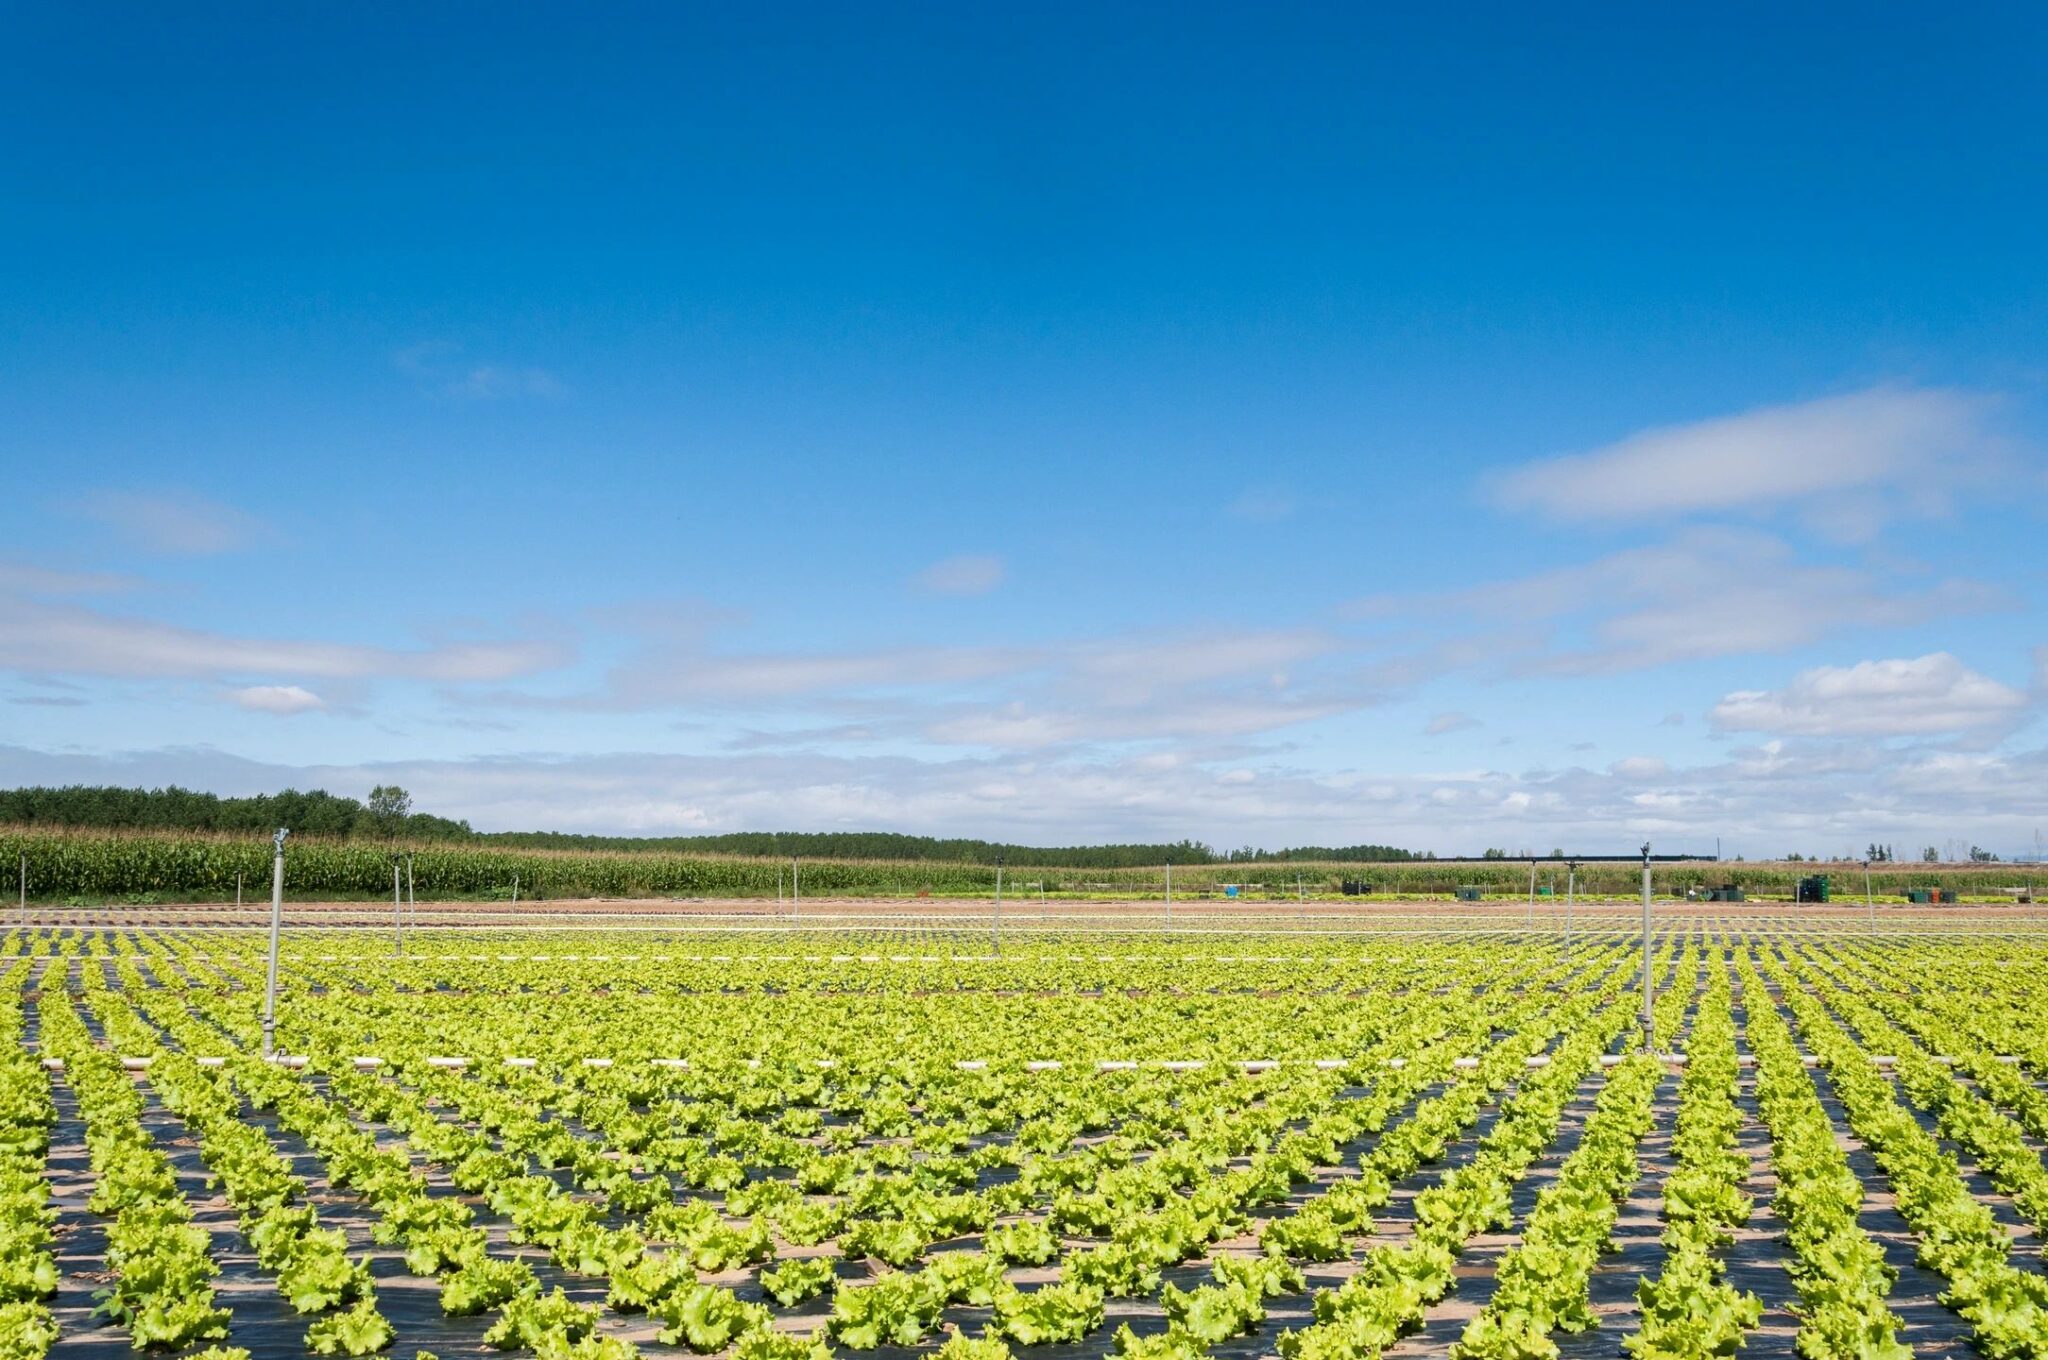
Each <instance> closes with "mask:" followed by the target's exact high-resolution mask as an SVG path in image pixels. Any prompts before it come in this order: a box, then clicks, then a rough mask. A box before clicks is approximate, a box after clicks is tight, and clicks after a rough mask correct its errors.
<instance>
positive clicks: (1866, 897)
mask: <svg viewBox="0 0 2048 1360" xmlns="http://www.w3.org/2000/svg"><path fill="white" fill-rule="evenodd" d="M1863 910H1864V912H1865V914H1866V915H1868V917H1869V918H1870V932H1871V934H1873V935H1874V934H1876V933H1877V899H1876V898H1874V897H1872V896H1871V895H1870V861H1869V860H1864V861H1863Z"/></svg>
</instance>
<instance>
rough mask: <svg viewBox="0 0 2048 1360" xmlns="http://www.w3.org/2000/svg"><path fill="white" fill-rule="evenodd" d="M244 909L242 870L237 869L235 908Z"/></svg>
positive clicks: (237, 909)
mask: <svg viewBox="0 0 2048 1360" xmlns="http://www.w3.org/2000/svg"><path fill="white" fill-rule="evenodd" d="M241 909H242V871H241V870H240V869H237V870H235V910H236V911H240V910H241Z"/></svg>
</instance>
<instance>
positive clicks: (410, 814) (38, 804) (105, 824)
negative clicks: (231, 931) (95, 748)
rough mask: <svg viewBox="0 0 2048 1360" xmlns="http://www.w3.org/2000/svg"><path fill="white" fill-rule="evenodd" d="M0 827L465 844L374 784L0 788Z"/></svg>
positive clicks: (402, 797) (401, 794)
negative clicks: (343, 788) (351, 791)
mask: <svg viewBox="0 0 2048 1360" xmlns="http://www.w3.org/2000/svg"><path fill="white" fill-rule="evenodd" d="M0 825H7V826H35V827H55V826H68V827H99V828H112V829H117V830H130V831H213V832H237V831H247V832H252V833H255V832H260V833H262V834H264V835H268V834H269V833H270V832H272V831H274V830H276V829H277V828H278V827H281V826H288V827H290V828H291V829H292V834H293V835H299V836H324V837H330V838H332V839H335V840H366V839H370V838H373V837H374V838H383V839H392V838H402V839H405V840H416V841H446V840H469V839H473V838H474V837H475V836H476V832H474V831H472V830H471V829H470V826H469V823H468V822H458V821H451V820H450V819H448V818H446V817H436V816H433V815H432V814H430V813H425V812H414V811H412V799H411V798H410V797H408V796H407V794H406V792H405V790H403V789H401V788H397V787H395V786H387V785H379V786H378V787H377V788H375V789H373V790H371V796H370V798H369V800H368V801H358V800H357V799H354V798H347V797H343V796H342V795H340V794H333V793H329V792H327V791H326V790H325V789H311V790H308V791H306V792H303V793H302V792H300V791H299V790H298V789H285V790H284V791H283V792H281V793H259V794H256V795H254V796H252V797H248V798H222V797H221V796H219V795H218V794H212V793H201V792H199V791H198V790H196V789H183V788H179V787H178V786H177V785H175V784H173V785H170V786H169V787H166V788H161V789H124V788H115V787H112V786H108V785H89V784H72V785H69V786H66V787H64V788H42V787H36V788H22V789H0Z"/></svg>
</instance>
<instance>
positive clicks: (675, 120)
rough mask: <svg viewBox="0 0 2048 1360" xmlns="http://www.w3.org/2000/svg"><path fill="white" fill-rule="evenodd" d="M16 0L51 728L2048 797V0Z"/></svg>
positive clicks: (791, 776) (491, 817)
mask: <svg viewBox="0 0 2048 1360" xmlns="http://www.w3.org/2000/svg"><path fill="white" fill-rule="evenodd" d="M9 27H10V30H11V39H12V40H11V41H10V42H9V43H7V44H6V47H7V52H8V54H7V55H6V56H5V57H4V58H0V60H4V61H5V62H6V63H7V66H8V69H7V73H6V74H7V79H6V80H5V81H0V113H4V114H5V115H6V117H7V122H8V125H9V126H10V127H14V128H17V129H22V130H24V131H23V133H22V135H19V136H16V137H13V138H10V139H8V145H7V146H6V147H5V148H4V149H0V176H4V179H0V185H4V194H5V202H6V204H7V211H6V212H5V213H4V214H0V457H4V460H5V466H6V468H7V477H6V491H7V501H8V507H9V513H8V521H7V522H8V529H9V532H8V535H7V542H6V543H5V544H4V545H0V699H4V700H5V701H6V702H4V703H0V780H4V781H6V782H25V781H38V782H51V781H64V782H68V781H72V780H83V781H94V782H98V781H108V782H122V783H133V782H142V783H160V782H167V781H176V782H181V783H187V784H192V785H197V786H202V787H211V788H215V789H218V790H220V791H222V792H247V791H253V790H255V789H259V788H268V787H276V786H278V785H280V784H283V783H288V782H289V783H297V784H301V785H304V784H307V783H320V784H324V785H326V786H327V787H329V788H332V789H335V790H337V791H341V792H351V793H357V794H360V793H361V792H363V791H365V790H366V789H367V788H368V787H369V785H370V784H372V783H375V782H379V781H382V780H388V779H393V778H396V779H398V780H400V781H401V782H404V783H405V784H406V785H407V786H408V787H410V788H412V789H413V790H414V792H415V795H416V797H417V799H418V801H419V803H420V805H421V806H423V807H427V808H431V809H432V810H435V811H439V812H444V813H448V814H451V815H456V816H467V817H469V818H471V819H472V820H473V821H475V822H476V823H477V824H478V825H479V826H482V827H489V828H511V827H521V828H523V827H537V826H548V827H560V828H565V829H583V830H607V831H646V832H668V831H690V830H723V829H735V828H761V829H767V828H775V829H799V828H801V829H825V828H834V827H862V828H867V827H884V828H891V829H901V830H909V831H929V832H934V833H948V834H953V833H958V834H980V835H989V836H1000V837H1007V838H1015V839H1020V840H1027V841H1039V842H1046V841H1078V840H1090V841H1092V840H1107V839H1126V838H1137V837H1146V838H1151V837H1178V836H1181V835H1192V836H1198V837H1201V838H1204V839H1208V840H1211V841H1212V842H1215V843H1218V844H1224V845H1234V844H1239V843H1245V842H1250V843H1258V844H1266V845H1276V844H1282V843H1300V842H1323V843H1331V842H1344V843H1348V842H1352V841H1358V840H1376V841H1396V842H1400V843H1404V844H1410V845H1415V846H1418V847H1430V848H1436V849H1438V850H1442V851H1446V852H1449V851H1456V850H1462V849H1470V848H1474V847H1477V846H1479V845H1482V844H1489V845H1493V844H1497V845H1504V846H1508V847H1509V848H1537V849H1548V848H1549V847H1551V846H1552V845H1567V846H1570V847H1573V848H1582V849H1585V850H1588V851H1596V850H1611V849H1614V848H1615V847H1617V846H1625V845H1629V844H1632V843H1634V842H1635V841H1637V840H1639V839H1641V837H1643V836H1645V835H1648V836H1650V837H1652V838H1653V839H1655V840H1658V841H1659V842H1661V843H1665V844H1670V845H1672V846H1673V847H1674V848H1677V847H1678V846H1679V844H1680V843H1683V845H1684V846H1685V847H1686V848H1696V847H1699V846H1703V845H1706V844H1708V843H1709V841H1710V840H1711V838H1712V837H1714V836H1716V835H1719V836H1722V837H1724V838H1725V841H1726V844H1727V846H1728V848H1729V849H1730V850H1731V852H1732V851H1742V852H1746V853H1750V854H1768V853H1779V852H1782V851H1784V850H1787V849H1794V848H1797V849H1801V850H1805V851H1809V852H1815V851H1820V852H1827V851H1837V850H1842V849H1851V848H1854V849H1860V848H1861V846H1862V845H1863V844H1865V843H1866V842H1867V841H1869V840H1872V839H1880V840H1892V841H1897V842H1900V843H1902V844H1905V843H1911V844H1912V845H1913V847H1914V848H1916V849H1917V848H1918V847H1919V846H1920V845H1923V844H1926V843H1929V842H1933V843H1939V844H1943V845H1946V843H1947V842H1948V841H1951V840H1962V841H1965V842H1968V841H1974V842H1977V843H1980V844H1984V845H1986V846H1989V847H1991V848H1993V849H1996V850H1999V851H2002V852H2005V853H2012V852H2015V851H2022V850H2031V848H2032V846H2033V843H2034V839H2033V838H2034V828H2035V826H2036V824H2037V822H2048V816H2044V815H2043V814H2042V813H2041V812H2040V811H2039V810H2038V799H2037V797H2036V796H2035V794H2034V793H2033V792H2032V790H2036V789H2038V788H2039V787H2040V786H2041V780H2042V777H2043V775H2044V774H2048V749H2044V743H2048V727H2044V724H2043V723H2042V721H2041V710H2042V703H2043V698H2044V691H2048V675H2044V671H2048V652H2044V650H2043V648H2044V646H2048V626H2044V592H2043V586H2044V582H2043V570H2042V563H2043V561H2044V560H2048V558H2044V555H2043V553H2042V551H2041V547H2040V544H2041V535H2042V530H2043V506H2044V505H2048V460H2044V456H2043V443H2042V440H2043V433H2044V431H2043V425H2044V417H2043V410H2044V406H2043V392H2042V388H2043V383H2044V377H2048V326H2044V320H2048V249H2044V247H2043V246H2042V244H2041V235H2040V225H2039V224H2040V222H2041V221H2042V219H2043V213H2044V209H2048V192H2044V187H2048V186H2044V178H2048V162H2044V158H2043V156H2042V154H2041V140H2040V135H2039V129H2040V128H2042V127H2044V126H2048V93H2044V90H2043V88H2042V86H2041V83H2040V82H2039V80H2038V79H2037V78H2036V72H2035V71H2034V70H2033V69H2032V64H2033V58H2034V55H2035V54H2037V53H2038V52H2039V51H2041V50H2042V44H2043V40H2044V39H2048V31H2044V30H2048V20H2044V18H2043V16H2042V14H2041V12H2040V11H2039V10H2031V9H2022V8H2019V7H2009V8H2008V7H1986V8H1979V9H1976V10H1973V11H1971V12H1969V13H1967V14H1961V15H1942V16H1939V18H1938V20H1937V18H1936V17H1935V16H1933V15H1932V14H1931V13H1919V14H1913V13H1908V12H1905V11H1896V12H1893V11H1884V10H1879V11H1871V10H1867V9H1856V10H1850V9H1848V8H1810V9H1805V10H1801V11H1798V12H1789V13H1788V12H1785V11H1783V10H1782V9H1766V8H1762V7H1750V8H1741V7H1738V8H1735V9H1725V10H1721V11H1716V12H1715V13H1714V14H1713V15H1712V16H1710V17H1708V16H1688V15H1679V14H1675V13H1661V12H1660V13H1645V12H1643V11H1641V10H1640V9H1639V8H1635V7H1614V8H1611V9H1598V8H1586V9H1581V10H1576V11H1573V12H1571V13H1569V14H1563V13H1540V14H1532V13H1529V12H1525V11H1524V10H1522V9H1519V8H1510V7H1497V8H1491V9H1489V8H1480V9H1477V10H1468V11H1463V12H1460V13H1458V14H1455V15H1451V14H1444V15H1435V14H1424V13H1400V14H1393V13H1387V14H1372V13H1368V12H1364V11H1363V10H1361V9H1357V8H1347V9H1338V8H1335V7H1332V8H1331V9H1329V10H1318V9H1312V8H1293V9H1287V10H1284V11H1283V10H1278V9H1275V8H1271V7H1249V6H1247V7H1241V8H1237V9H1221V8H1213V7H1195V8H1181V9H1175V10H1172V11H1168V10H1166V9H1164V8H1161V7H1152V6H1146V7H1125V8H1119V9H1115V10H1113V11H1110V12H1105V11H1104V9H1103V8H1102V7H1073V8H1065V9H1063V8H1058V7H1033V8H1032V9H1031V10H1030V11H1029V12H1022V11H1020V12H1015V13H996V12H990V11H983V12H971V11H964V10H961V9H960V8H958V7H942V6H930V7H924V8H895V7H888V8H881V9H864V10H861V11H859V12H858V13H855V12H851V11H846V10H843V9H834V8H825V7H819V8H816V9H811V8H803V7H788V8H779V9H770V8H760V7H756V8H753V9H750V10H749V11H748V12H747V13H745V14H740V13H738V12H733V11H731V10H730V7H728V8H727V10H725V11H716V12H714V11H713V10H711V9H709V8H707V9H706V10H704V11H703V12H700V13H695V14H691V13H686V12H681V11H679V10H678V9H677V8H675V7H648V8H644V9H638V10H634V9H629V8H613V9H608V10H607V11H606V12H605V13H604V15H602V16H601V17H600V18H599V19H596V20H593V18H592V16H591V15H590V14H588V13H587V12H578V11H573V10H570V9H567V8H542V7H531V6H459V5H448V6H436V7H432V8H430V9H426V10H422V9H419V8H416V7H411V8H408V7H390V8H376V7H355V8H349V9H346V10H344V9H341V8H332V9H328V10H324V11H320V10H314V9H311V8H308V7H293V8H290V9H288V10H281V9H278V8H275V7H254V6H248V7H243V6H219V7H202V8H198V9H191V10H186V11H181V12H178V13H175V14H174V13H171V12H168V11H164V10H161V9H149V8H145V7H141V6H108V7H94V6H66V7H60V8H50V9H45V10H42V11H40V12H34V13H28V12H24V13H19V14H16V15H13V16H11V17H10V20H9ZM2044 829H2048V828H2044Z"/></svg>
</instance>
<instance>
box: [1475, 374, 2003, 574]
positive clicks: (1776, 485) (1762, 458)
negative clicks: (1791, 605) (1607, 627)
mask: <svg viewBox="0 0 2048 1360" xmlns="http://www.w3.org/2000/svg"><path fill="white" fill-rule="evenodd" d="M1997 404H1998V403H1997V400H1996V399H1995V398H1993V397H1990V396H1986V395H1984V394H1982V393H1974V392H1960V391H1954V390H1950V389H1937V388H1912V387H1875V388H1871V389H1869V390H1867V391H1862V392H1853V393H1849V394H1847V395H1843V396H1833V397H1822V398H1819V399H1818V400H1814V401H1807V402H1800V403H1796V404H1791V405H1783V406H1766V407H1762V408H1760V409H1757V410H1754V411H1746V412H1743V413H1741V414H1739V415H1731V416H1722V417H1719V418H1716V419H1712V420H1703V421H1698V422H1695V423H1693V424H1690V425H1674V426H1667V427H1664V428H1661V429H1654V430H1646V431H1644V432H1642V433H1640V434H1636V435H1632V436H1630V437H1629V438H1627V439H1624V440H1622V441H1620V442H1619V443H1616V444H1610V445H1608V446H1607V447H1605V448H1599V449H1594V450H1591V451H1590V452H1586V453H1577V454H1570V455H1567V456H1565V457H1561V458H1549V459H1544V460H1542V461H1539V462H1535V463H1530V464H1527V465H1524V466H1522V467H1519V468H1516V469H1514V470H1512V471H1509V472H1507V473H1505V474H1502V475H1501V476H1499V477H1497V478H1495V479H1494V480H1493V482H1492V484H1491V491H1492V494H1493V497H1494V499H1495V500H1496V501H1498V502H1499V503H1500V504H1501V505H1503V506H1506V507H1508V508H1511V509H1515V510H1521V511H1536V512H1540V513H1542V514H1545V515H1550V516H1555V517H1557V518H1560V519H1565V520H1618V519H1628V518H1633V517H1638V516H1641V517H1653V516H1661V517H1666V518H1669V517H1672V516H1684V515H1697V514H1702V513H1715V512H1726V511H1738V510H1739V511H1747V510H1758V509H1771V508H1777V507H1783V506H1792V507H1795V508H1799V509H1801V510H1802V511H1804V512H1806V514H1807V515H1808V517H1809V518H1811V519H1812V520H1813V521H1814V522H1815V523H1819V524H1823V525H1826V524H1829V523H1833V524H1835V525H1836V526H1837V527H1838V528H1839V530H1840V536H1841V537H1844V538H1850V539H1855V538H1861V537H1866V536H1868V534H1869V533H1870V532H1871V531H1873V530H1874V529H1875V528H1876V527H1877V526H1878V525H1879V524H1881V523H1882V522H1883V520H1884V519H1885V518H1887V517H1890V516H1896V515H1901V514H1929V513H1942V512H1945V511H1946V510H1947V509H1948V508H1949V506H1950V504H1951V500H1952V495H1953V493H1954V491H1956V490H1957V489H1958V488H1960V487H1963V486H1968V485H1972V484H1975V483H1979V482H1981V481H1982V480H1983V479H1984V477H1985V476H1986V475H1987V473H1988V472H1989V470H1990V468H1991V466H1992V465H1993V464H1994V463H1995V462H1996V461H1997V458H1998V456H1999V454H2000V451H2001V449H2002V447H2003V446H2002V443H2001V441H2000V440H1999V438H1998V437H1997V436H1996V435H1995V433H1994V432H1993V431H1992V430H1991V429H1990V426H1989V423H1988V422H1989V418H1990V416H1991V414H1992V412H1993V411H1994V410H1995V408H1996V406H1997Z"/></svg>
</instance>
